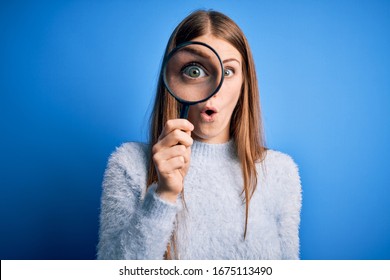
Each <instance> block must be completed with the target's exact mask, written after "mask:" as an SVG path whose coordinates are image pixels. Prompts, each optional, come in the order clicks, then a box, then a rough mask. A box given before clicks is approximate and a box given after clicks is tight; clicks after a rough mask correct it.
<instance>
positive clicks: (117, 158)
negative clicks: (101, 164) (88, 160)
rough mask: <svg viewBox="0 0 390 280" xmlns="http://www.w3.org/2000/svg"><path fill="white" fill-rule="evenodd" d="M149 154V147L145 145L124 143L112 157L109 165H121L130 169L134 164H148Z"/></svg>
mask: <svg viewBox="0 0 390 280" xmlns="http://www.w3.org/2000/svg"><path fill="white" fill-rule="evenodd" d="M148 153H149V146H148V145H147V144H145V143H139V142H127V143H123V144H122V145H121V146H119V147H117V148H116V149H115V151H114V152H113V153H112V154H111V155H110V158H109V164H119V165H122V166H125V167H130V166H131V165H133V164H134V163H138V164H139V163H140V162H145V163H146V161H147V159H148Z"/></svg>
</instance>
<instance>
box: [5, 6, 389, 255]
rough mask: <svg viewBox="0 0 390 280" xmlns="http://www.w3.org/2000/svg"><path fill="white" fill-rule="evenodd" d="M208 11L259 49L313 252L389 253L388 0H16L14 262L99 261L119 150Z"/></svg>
mask: <svg viewBox="0 0 390 280" xmlns="http://www.w3.org/2000/svg"><path fill="white" fill-rule="evenodd" d="M197 8H213V9H216V10H220V11H222V12H224V13H226V14H227V15H229V16H230V17H232V18H233V19H234V20H235V21H236V22H237V23H238V24H239V25H240V26H241V28H242V29H243V31H244V32H245V34H246V35H247V37H248V40H249V42H250V44H251V47H252V51H253V53H254V58H255V62H256V66H257V72H258V78H259V83H260V90H261V102H262V109H263V117H264V124H265V131H266V139H267V144H268V146H269V147H270V148H272V149H277V150H281V151H283V152H286V153H288V154H290V155H291V156H293V158H294V159H295V161H296V162H297V163H298V165H299V166H300V172H301V177H302V184H303V199H304V203H303V209H302V223H301V231H300V237H301V257H302V258H303V259H390V237H389V233H390V215H389V213H390V201H389V198H390V190H389V185H390V184H389V160H390V148H389V143H390V131H389V130H390V126H389V121H390V110H389V108H390V79H389V77H390V63H389V62H390V51H389V50H390V31H389V30H390V1H372V0H367V1H271V0H269V1H207V2H206V1H196V0H192V1H155V2H154V1H50V2H47V3H46V2H40V1H31V2H23V1H8V2H7V3H6V2H5V1H2V3H1V4H0V38H1V43H0V91H1V92H0V94H1V97H0V133H1V138H0V141H1V144H0V155H1V160H0V172H1V173H0V174H1V175H0V187H1V188H0V199H1V204H0V222H1V224H0V226H1V228H0V258H1V259H93V258H95V253H96V252H95V246H96V244H97V233H98V215H99V203H100V202H99V200H100V194H101V181H102V176H103V172H104V169H105V166H106V162H107V158H108V156H109V154H110V153H111V152H112V151H113V150H114V149H115V147H116V146H119V145H120V144H121V143H122V142H125V141H130V140H131V141H145V140H146V139H147V138H146V137H147V131H148V127H147V124H148V117H149V113H150V110H151V104H152V99H153V95H154V90H155V87H156V79H157V75H158V69H159V66H160V64H161V58H162V54H163V50H164V48H165V44H166V42H167V40H168V37H169V35H170V33H171V32H172V30H173V28H174V27H175V26H176V25H177V24H178V23H179V22H180V20H181V19H182V18H184V17H185V16H186V15H187V14H188V13H190V12H191V11H193V10H194V9H197Z"/></svg>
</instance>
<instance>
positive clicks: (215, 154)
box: [191, 139, 237, 159]
mask: <svg viewBox="0 0 390 280" xmlns="http://www.w3.org/2000/svg"><path fill="white" fill-rule="evenodd" d="M191 157H204V158H210V159H234V158H237V153H236V146H235V142H234V140H233V139H230V140H229V141H228V142H225V143H221V144H209V143H205V142H200V141H197V140H194V143H193V144H192V147H191Z"/></svg>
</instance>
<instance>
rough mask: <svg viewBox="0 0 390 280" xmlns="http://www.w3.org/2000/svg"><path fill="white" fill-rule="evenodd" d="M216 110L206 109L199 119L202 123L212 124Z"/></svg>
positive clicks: (212, 108)
mask: <svg viewBox="0 0 390 280" xmlns="http://www.w3.org/2000/svg"><path fill="white" fill-rule="evenodd" d="M217 113H218V112H217V109H215V108H214V107H206V108H204V109H203V110H202V112H201V114H200V115H201V117H202V119H203V120H204V121H207V122H212V121H213V120H214V118H215V115H216V114H217Z"/></svg>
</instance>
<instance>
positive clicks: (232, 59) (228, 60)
mask: <svg viewBox="0 0 390 280" xmlns="http://www.w3.org/2000/svg"><path fill="white" fill-rule="evenodd" d="M231 61H235V62H237V63H238V64H239V65H241V62H240V61H239V60H238V59H236V58H228V59H225V60H224V61H222V62H223V63H227V62H231Z"/></svg>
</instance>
